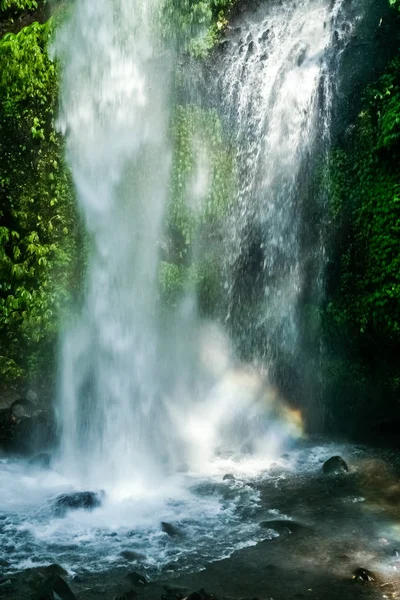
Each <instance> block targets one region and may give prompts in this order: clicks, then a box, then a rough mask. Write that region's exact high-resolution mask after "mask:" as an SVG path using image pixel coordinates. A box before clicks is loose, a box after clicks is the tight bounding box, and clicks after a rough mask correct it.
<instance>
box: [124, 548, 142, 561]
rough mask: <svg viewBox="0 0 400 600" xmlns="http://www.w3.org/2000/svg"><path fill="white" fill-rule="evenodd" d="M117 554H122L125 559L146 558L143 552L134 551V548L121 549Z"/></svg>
mask: <svg viewBox="0 0 400 600" xmlns="http://www.w3.org/2000/svg"><path fill="white" fill-rule="evenodd" d="M119 555H120V556H122V558H125V560H129V561H134V560H144V559H145V558H146V557H145V555H144V554H141V553H140V552H135V551H134V550H122V552H120V553H119Z"/></svg>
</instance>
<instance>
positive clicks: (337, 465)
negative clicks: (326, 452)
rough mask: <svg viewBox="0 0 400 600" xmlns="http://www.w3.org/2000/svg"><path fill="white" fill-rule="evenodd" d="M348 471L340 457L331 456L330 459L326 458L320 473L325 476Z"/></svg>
mask: <svg viewBox="0 0 400 600" xmlns="http://www.w3.org/2000/svg"><path fill="white" fill-rule="evenodd" d="M348 470H349V467H348V466H347V463H346V462H345V461H344V460H343V458H342V457H341V456H331V458H328V460H327V461H325V462H324V464H323V465H322V471H323V473H325V475H331V474H337V473H347V472H348Z"/></svg>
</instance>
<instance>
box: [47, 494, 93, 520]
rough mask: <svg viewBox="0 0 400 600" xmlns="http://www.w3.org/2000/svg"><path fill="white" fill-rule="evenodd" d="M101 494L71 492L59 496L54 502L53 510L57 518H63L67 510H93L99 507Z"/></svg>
mask: <svg viewBox="0 0 400 600" xmlns="http://www.w3.org/2000/svg"><path fill="white" fill-rule="evenodd" d="M102 501H103V493H96V492H73V493H71V494H61V496H58V497H57V498H56V500H55V502H54V505H53V509H54V513H55V514H56V515H57V516H63V515H65V513H66V512H67V511H69V510H79V509H83V510H93V509H94V508H97V507H99V506H101V504H102Z"/></svg>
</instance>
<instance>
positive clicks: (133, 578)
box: [126, 571, 148, 587]
mask: <svg viewBox="0 0 400 600" xmlns="http://www.w3.org/2000/svg"><path fill="white" fill-rule="evenodd" d="M126 577H127V579H128V580H129V581H130V583H131V584H132V585H136V586H138V587H143V586H144V585H147V583H148V581H147V577H146V575H142V574H141V573H138V572H137V571H131V572H130V573H128V574H127V576H126Z"/></svg>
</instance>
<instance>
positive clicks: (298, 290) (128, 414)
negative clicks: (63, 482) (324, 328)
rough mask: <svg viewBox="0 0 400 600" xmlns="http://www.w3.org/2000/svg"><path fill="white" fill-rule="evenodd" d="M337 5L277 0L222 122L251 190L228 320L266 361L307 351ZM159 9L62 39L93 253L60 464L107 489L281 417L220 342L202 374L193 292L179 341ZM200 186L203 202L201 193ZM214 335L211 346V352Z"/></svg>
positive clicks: (230, 72)
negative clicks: (163, 292)
mask: <svg viewBox="0 0 400 600" xmlns="http://www.w3.org/2000/svg"><path fill="white" fill-rule="evenodd" d="M340 6H341V2H340V1H339V0H338V1H337V2H336V3H334V5H333V8H332V6H331V3H330V2H328V0H326V1H325V0H302V1H301V2H296V3H290V4H288V5H284V6H281V5H280V4H279V5H278V4H275V3H272V4H269V5H268V6H267V8H266V9H265V10H266V13H265V19H264V20H262V19H261V20H260V18H259V17H258V18H257V20H256V21H255V22H254V23H249V25H248V32H246V36H247V37H246V41H244V40H243V39H241V40H239V41H237V43H235V44H234V51H232V52H229V53H228V56H227V58H226V59H225V67H226V68H224V74H223V80H222V91H223V95H224V98H225V100H224V105H223V113H224V114H225V115H227V114H229V113H233V115H234V126H233V127H234V131H235V137H236V146H237V164H238V175H239V182H240V184H239V194H238V199H237V202H236V203H234V209H233V211H232V218H231V220H230V230H229V232H227V242H226V244H225V252H227V254H228V256H227V260H226V264H228V265H229V267H228V276H227V278H228V279H227V281H228V282H227V287H228V291H229V294H228V297H229V298H230V309H229V310H230V314H228V321H229V317H232V316H233V329H235V327H236V328H237V330H238V331H239V332H240V334H241V341H242V342H243V346H244V347H246V343H247V342H246V340H245V339H243V337H246V336H247V337H254V338H255V339H256V340H257V342H258V344H260V345H262V347H263V348H264V352H263V359H264V361H265V363H266V365H267V367H271V366H273V364H274V361H275V362H276V361H277V360H278V359H279V357H282V356H285V355H287V354H289V355H290V354H293V353H294V352H295V351H297V352H298V350H299V342H298V337H299V335H298V304H299V298H300V296H301V294H302V292H303V282H304V276H303V273H302V256H301V253H302V248H301V228H302V214H301V207H300V206H299V204H300V203H299V201H298V192H299V174H300V172H301V168H302V166H304V164H305V162H306V160H307V157H308V156H309V155H310V153H311V151H312V150H313V147H314V142H315V138H316V135H317V132H320V133H322V134H323V135H326V132H327V130H328V129H329V111H330V98H329V93H328V92H329V85H328V84H327V83H326V81H328V78H326V77H325V75H326V71H327V68H328V56H329V48H330V47H331V46H332V44H333V43H334V36H333V29H332V28H333V26H334V25H335V20H336V17H337V14H338V11H339V8H340ZM160 8H161V4H160V2H157V1H156V0H146V1H144V0H143V1H142V2H139V3H138V5H137V6H135V8H134V9H132V8H131V6H130V5H129V3H128V2H127V1H126V2H120V3H118V4H115V3H112V2H110V1H108V0H102V1H101V2H98V3H96V4H95V5H94V4H93V3H92V2H91V1H90V0H86V1H84V2H82V3H80V4H79V6H77V7H76V9H75V14H74V17H73V19H72V21H71V23H70V24H69V26H68V27H67V29H66V30H65V31H64V33H63V35H62V36H60V39H59V42H58V46H59V49H60V50H59V51H60V54H61V55H62V57H63V63H64V69H63V73H64V75H63V95H62V114H61V123H62V127H63V129H64V131H65V132H66V135H67V147H68V158H69V161H70V164H71V168H72V173H73V176H74V181H75V185H76V189H77V195H78V199H79V203H80V206H81V209H82V212H83V214H84V218H85V222H86V226H87V230H88V237H89V240H90V246H91V252H90V261H89V266H88V282H87V289H86V293H85V300H84V306H83V309H82V312H81V315H80V317H79V318H78V319H77V321H76V324H75V327H74V328H72V329H71V330H70V331H69V332H68V333H67V334H66V336H65V341H64V345H63V354H62V369H61V371H62V377H61V392H60V395H61V402H60V408H59V420H60V425H61V456H62V462H63V464H64V468H68V469H69V470H70V472H71V471H72V472H75V473H77V474H79V475H80V477H81V478H82V479H83V480H84V481H93V482H96V483H97V484H98V485H104V478H105V473H107V479H111V480H112V481H113V482H115V481H118V480H119V481H121V480H125V481H127V480H130V481H132V480H135V481H136V483H137V481H138V479H140V478H141V477H144V478H145V479H146V480H148V479H149V476H150V475H154V476H155V477H156V478H157V477H158V476H159V474H160V473H161V472H164V473H171V472H176V471H179V470H181V469H182V467H183V466H185V467H186V468H188V467H189V468H191V467H193V466H196V465H198V463H199V460H198V459H199V456H201V457H202V458H203V461H204V456H207V459H211V458H212V457H213V454H214V453H215V451H216V449H217V448H218V447H221V446H222V447H223V441H221V439H219V440H218V439H217V438H221V437H222V435H223V431H228V430H229V435H230V438H231V439H234V440H235V442H236V444H237V448H240V447H241V446H243V443H244V442H245V441H246V440H244V439H243V437H240V436H237V435H235V434H234V433H233V435H232V426H231V427H228V428H226V427H225V429H224V427H223V424H224V423H225V422H231V425H232V422H233V423H234V424H235V423H237V424H238V427H241V428H242V429H243V431H247V435H248V436H249V434H250V437H252V435H251V431H250V432H249V425H247V427H246V425H243V421H245V420H246V415H245V412H246V410H247V411H248V414H247V421H248V422H249V423H251V424H252V423H254V422H255V421H257V422H259V421H260V419H261V420H262V419H263V415H262V413H263V411H264V420H265V416H266V415H267V411H266V409H265V410H264V408H266V404H267V403H264V405H265V406H264V407H263V406H262V402H261V403H260V402H259V403H258V404H257V408H256V409H255V410H250V408H249V405H250V404H253V406H254V402H253V401H254V399H255V398H259V397H261V396H262V395H263V393H264V392H265V388H263V386H264V383H263V381H262V378H260V376H259V375H257V376H253V380H252V383H251V384H250V388H251V392H249V388H246V389H245V390H244V391H243V389H241V388H243V378H242V379H241V380H240V383H239V385H238V386H236V387H235V385H232V382H230V383H228V384H227V383H226V377H225V375H226V372H227V371H228V370H229V368H230V367H231V365H232V363H231V362H230V361H229V359H228V354H229V352H227V351H225V350H224V349H223V350H221V352H222V354H224V353H225V355H224V358H223V360H222V362H223V366H222V370H220V372H218V373H216V372H215V369H214V372H213V374H212V376H210V373H207V374H205V372H204V366H203V365H202V364H201V356H202V353H203V352H204V349H202V348H201V339H202V337H203V336H202V334H201V322H200V319H199V317H198V314H197V311H196V301H195V298H193V297H192V299H191V301H190V302H186V304H185V303H182V305H181V307H180V309H179V310H178V311H177V313H176V314H175V316H174V324H175V331H172V328H171V327H170V328H168V327H167V328H166V327H164V326H163V324H162V322H161V320H160V314H162V313H161V311H160V306H159V294H158V288H157V273H158V264H159V241H160V239H161V235H162V232H163V217H164V215H165V212H166V202H167V199H168V194H167V190H168V175H169V164H170V150H169V146H168V141H167V137H168V136H167V125H168V121H169V118H170V99H169V97H168V90H169V88H170V73H171V71H172V54H171V53H170V52H168V51H167V49H166V48H165V47H163V46H162V43H161V39H160V36H159V35H158V33H157V32H158V31H159V29H158V26H157V20H156V18H155V17H156V14H157V13H158V11H159V10H160ZM324 81H325V84H324ZM324 87H325V90H324ZM323 91H325V94H324V93H323ZM321 96H324V98H323V101H322V102H321ZM318 119H322V121H323V123H322V125H321V123H318ZM203 158H204V157H203ZM199 161H201V152H199ZM197 187H199V186H197ZM192 191H193V194H197V195H199V196H201V186H200V188H199V190H197V191H196V190H195V189H194V188H193V187H192ZM195 200H196V199H195ZM197 201H198V200H196V202H197ZM187 202H188V203H189V204H190V203H192V204H193V199H192V198H188V199H187ZM232 233H233V235H232ZM228 239H229V241H228ZM254 261H255V262H256V263H257V262H258V263H260V264H256V265H255V270H256V271H257V269H258V271H259V272H258V273H257V274H256V275H257V276H256V278H254V277H253V278H252V274H251V270H252V265H253V267H254ZM238 273H239V274H238ZM246 281H247V283H250V286H253V289H249V286H248V285H247V284H246ZM254 298H257V302H254V301H253V300H254ZM260 298H261V299H262V301H261V302H260V301H259V299H260ZM188 307H189V308H188ZM235 311H236V314H235ZM260 330H261V331H262V336H260V334H259V331H260ZM209 331H210V329H209ZM211 331H212V330H211ZM165 336H167V337H165ZM190 336H191V337H192V339H190ZM218 339H219V338H218V336H216V335H215V334H212V335H211V341H210V336H209V339H208V341H207V344H208V348H206V352H207V351H208V352H211V351H212V348H211V346H212V345H213V344H217V346H218V344H219V341H218ZM220 346H221V344H220ZM220 349H221V348H220ZM221 352H220V354H221ZM277 357H278V358H277ZM214 367H215V365H213V368H214ZM221 376H222V380H223V383H222V384H221V381H220V377H221ZM250 379H251V377H250ZM252 386H253V387H252ZM245 387H246V386H245ZM239 396H241V397H242V400H243V398H245V400H243V402H244V403H245V405H246V409H245V411H244V412H243V406H242V405H243V402H242V401H240V400H239ZM248 396H250V397H251V399H250V400H249V399H248ZM269 404H271V403H270V402H269ZM260 406H261V408H260ZM238 407H239V408H238ZM236 413H238V415H239V418H238V419H237V420H236V421H235V419H232V414H236ZM239 424H240V425H239ZM250 429H251V427H250ZM258 429H259V430H260V431H263V432H264V433H265V431H266V430H268V427H260V426H259V425H258ZM253 437H254V436H253ZM231 446H232V444H231ZM150 478H151V477H150Z"/></svg>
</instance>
